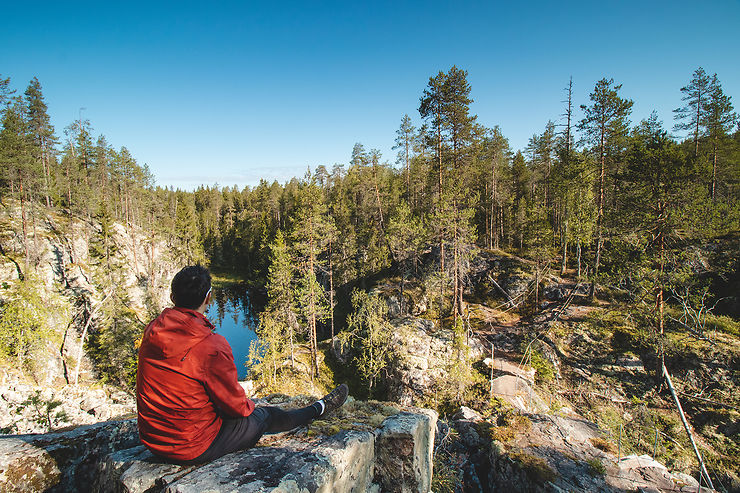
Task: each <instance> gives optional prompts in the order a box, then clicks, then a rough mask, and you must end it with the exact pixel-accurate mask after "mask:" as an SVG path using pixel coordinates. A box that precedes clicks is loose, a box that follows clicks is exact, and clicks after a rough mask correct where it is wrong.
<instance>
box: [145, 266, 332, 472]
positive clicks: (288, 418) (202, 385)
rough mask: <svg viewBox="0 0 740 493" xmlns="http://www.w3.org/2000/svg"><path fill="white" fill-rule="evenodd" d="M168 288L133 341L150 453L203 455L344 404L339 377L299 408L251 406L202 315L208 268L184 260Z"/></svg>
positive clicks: (194, 460)
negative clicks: (137, 342)
mask: <svg viewBox="0 0 740 493" xmlns="http://www.w3.org/2000/svg"><path fill="white" fill-rule="evenodd" d="M171 288H172V294H171V296H170V299H171V300H172V302H173V303H174V305H175V306H174V308H167V309H165V310H164V311H163V312H162V313H161V314H160V315H159V316H158V317H157V318H156V319H155V320H153V321H152V322H151V323H150V324H149V325H148V326H147V328H146V330H145V331H144V337H143V339H142V341H141V347H140V348H139V368H138V373H137V376H136V405H137V410H138V425H139V435H140V437H141V441H142V442H143V443H144V445H146V446H147V448H148V449H149V450H150V451H151V452H152V453H154V454H155V455H158V456H160V457H163V458H165V459H166V460H168V461H170V462H175V463H180V464H199V463H203V462H208V461H211V460H213V459H216V458H218V457H220V456H222V455H225V454H228V453H230V452H234V451H236V450H241V449H246V448H249V447H253V446H254V445H255V444H256V443H257V441H258V440H259V439H260V437H261V436H262V435H263V434H265V433H278V432H281V431H288V430H291V429H293V428H296V427H298V426H302V425H305V424H307V423H308V422H309V421H311V420H312V419H314V418H317V417H319V416H322V415H325V414H326V413H328V412H331V411H333V410H335V409H337V408H338V407H340V406H341V405H342V404H344V401H345V400H346V398H347V386H346V385H345V384H341V385H340V386H338V387H337V388H335V389H334V390H333V391H332V392H331V393H329V394H328V395H326V396H325V397H324V398H323V399H321V400H319V401H316V402H314V403H313V404H312V405H310V406H307V407H304V408H301V409H296V410H292V411H284V410H282V409H279V408H277V407H269V406H262V407H257V408H255V405H254V403H253V402H252V401H251V400H250V399H247V396H246V395H245V393H244V389H243V388H242V386H241V385H239V382H238V381H237V372H236V365H235V364H234V357H233V355H232V353H231V347H230V346H229V343H228V342H227V341H226V339H225V338H224V337H223V336H221V335H219V334H216V333H214V332H213V331H214V329H215V327H214V326H213V324H211V323H210V322H209V321H208V319H207V318H206V317H205V315H204V314H205V312H206V309H207V308H208V305H209V304H210V303H211V275H210V273H209V272H208V269H206V268H205V267H201V266H200V265H195V266H189V267H185V268H184V269H182V270H181V271H180V272H178V273H177V274H176V275H175V277H174V278H173V279H172V286H171Z"/></svg>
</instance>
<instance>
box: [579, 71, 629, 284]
mask: <svg viewBox="0 0 740 493" xmlns="http://www.w3.org/2000/svg"><path fill="white" fill-rule="evenodd" d="M621 88H622V85H621V84H618V85H614V79H606V78H604V79H601V80H600V81H598V82H597V83H596V86H595V87H594V91H593V92H592V93H591V94H590V95H589V98H590V99H591V101H592V104H591V105H590V106H586V105H581V109H582V110H583V111H584V112H585V117H584V118H583V120H581V122H580V124H579V128H580V129H581V130H582V131H583V132H584V134H585V136H586V140H587V141H588V142H590V143H591V144H592V145H593V146H594V148H595V149H596V154H597V156H598V162H599V185H598V196H597V200H598V202H597V204H598V207H597V216H596V218H597V219H596V236H597V242H596V260H595V261H594V276H597V275H598V273H599V263H600V261H601V249H602V246H603V244H604V205H605V203H606V197H605V194H606V177H607V172H608V170H607V167H608V165H609V164H610V163H608V162H607V161H608V155H609V152H608V151H609V147H610V146H612V145H613V143H614V141H615V140H618V139H620V137H622V136H623V135H624V132H625V131H626V128H627V124H628V121H627V118H628V116H629V114H630V112H631V111H632V104H633V103H632V100H629V99H623V98H621V97H619V90H620V89H621ZM595 288H596V284H595V281H594V282H592V284H591V296H592V297H593V296H594V294H595V292H596V290H595Z"/></svg>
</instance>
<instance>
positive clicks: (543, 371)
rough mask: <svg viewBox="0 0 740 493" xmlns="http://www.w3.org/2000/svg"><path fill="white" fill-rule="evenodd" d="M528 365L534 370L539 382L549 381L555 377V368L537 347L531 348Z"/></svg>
mask: <svg viewBox="0 0 740 493" xmlns="http://www.w3.org/2000/svg"><path fill="white" fill-rule="evenodd" d="M530 365H531V366H532V368H534V369H535V370H536V373H535V376H536V378H537V381H538V382H539V383H547V382H551V381H552V379H553V378H554V377H555V368H554V367H553V366H552V363H550V361H549V360H548V359H547V358H545V356H544V355H543V354H542V352H541V351H539V350H537V349H534V350H532V356H531V359H530Z"/></svg>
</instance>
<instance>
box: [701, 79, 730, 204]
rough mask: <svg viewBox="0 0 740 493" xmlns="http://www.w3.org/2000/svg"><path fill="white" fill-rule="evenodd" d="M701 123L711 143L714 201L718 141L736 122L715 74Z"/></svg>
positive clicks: (727, 98)
mask: <svg viewBox="0 0 740 493" xmlns="http://www.w3.org/2000/svg"><path fill="white" fill-rule="evenodd" d="M703 121H704V125H705V126H706V129H707V137H709V139H710V141H711V142H712V185H711V189H710V190H711V197H712V200H713V201H714V200H715V198H716V190H717V165H718V163H717V155H718V150H719V147H720V141H721V139H722V138H723V137H725V136H726V135H727V132H729V131H730V130H731V129H732V127H733V126H734V125H735V123H736V122H737V114H735V112H734V111H733V107H732V98H730V96H727V95H726V94H725V93H724V91H722V85H721V84H720V82H719V79H718V78H717V74H714V75H713V76H712V79H711V80H710V82H709V92H708V98H707V103H706V105H705V107H704V118H703Z"/></svg>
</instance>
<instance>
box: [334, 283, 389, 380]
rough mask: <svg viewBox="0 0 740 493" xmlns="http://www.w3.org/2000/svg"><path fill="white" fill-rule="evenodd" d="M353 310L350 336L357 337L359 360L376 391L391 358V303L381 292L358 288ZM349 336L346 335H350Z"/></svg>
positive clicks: (349, 324) (361, 371) (361, 373)
mask: <svg viewBox="0 0 740 493" xmlns="http://www.w3.org/2000/svg"><path fill="white" fill-rule="evenodd" d="M352 308H353V311H352V313H351V314H350V315H349V317H348V318H347V331H348V335H349V338H351V339H354V340H355V341H356V342H355V345H356V347H357V351H358V355H357V356H356V357H355V363H356V364H357V369H358V370H359V373H360V376H361V377H362V379H363V380H364V381H365V382H367V386H368V393H369V394H370V395H372V392H373V389H374V388H375V385H376V383H377V380H378V377H379V376H380V374H381V373H382V372H383V371H384V370H385V369H386V368H387V366H388V363H389V361H390V356H391V353H392V350H391V344H390V342H391V330H392V328H393V327H392V326H391V324H390V323H389V322H388V320H387V317H388V304H387V303H386V302H385V300H383V299H382V298H380V297H379V296H378V295H377V294H368V293H366V292H364V291H359V290H355V291H354V292H353V293H352ZM347 338H348V336H345V339H347Z"/></svg>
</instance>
